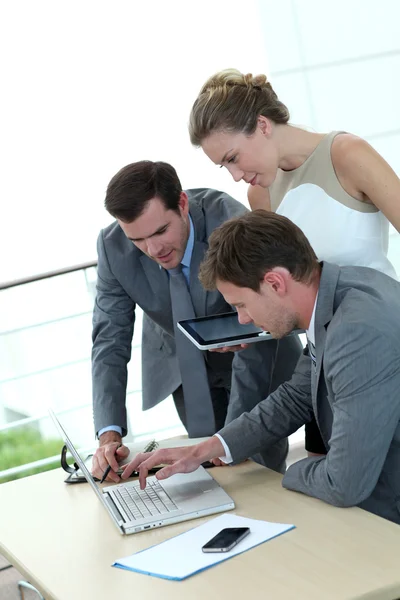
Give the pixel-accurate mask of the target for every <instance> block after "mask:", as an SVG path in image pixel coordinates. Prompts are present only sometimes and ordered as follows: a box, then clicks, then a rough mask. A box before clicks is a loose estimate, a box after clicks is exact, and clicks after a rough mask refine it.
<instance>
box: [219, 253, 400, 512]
mask: <svg viewBox="0 0 400 600" xmlns="http://www.w3.org/2000/svg"><path fill="white" fill-rule="evenodd" d="M399 315H400V283H398V282H397V281H394V280H393V279H392V278H390V277H388V276H386V275H384V274H382V273H379V272H378V271H375V270H374V269H368V268H364V267H342V268H340V267H338V266H336V265H333V264H329V263H323V269H322V276H321V282H320V287H319V293H318V301H317V306H316V313H315V348H316V366H315V367H314V366H313V364H312V361H311V359H310V356H309V355H308V351H307V349H306V350H305V352H304V355H303V356H302V358H301V359H300V361H299V363H298V365H297V368H296V371H295V373H294V375H293V377H292V379H291V380H290V381H289V382H287V383H285V384H283V385H281V386H280V387H279V388H278V389H277V390H276V391H275V392H274V393H273V394H271V395H270V396H269V397H268V398H266V399H265V400H264V401H263V402H261V403H260V404H259V405H258V407H256V408H255V409H254V410H253V411H252V412H250V413H246V414H243V415H242V416H241V417H239V418H238V419H237V420H236V421H234V422H233V423H231V424H230V425H228V426H226V427H225V428H224V429H223V430H222V431H220V432H219V433H220V434H221V435H222V437H223V439H224V440H225V441H226V443H227V444H228V447H229V449H230V451H231V454H232V457H233V459H234V461H235V462H236V461H240V460H242V459H244V458H245V457H247V456H251V455H252V454H254V453H255V452H257V451H259V450H260V448H263V447H264V448H265V447H267V446H268V445H269V444H271V443H275V442H276V440H278V439H280V438H281V437H284V436H288V435H290V434H291V433H293V432H295V431H296V430H297V429H298V428H299V427H300V426H301V425H303V424H304V423H306V422H308V421H310V420H311V417H312V415H313V413H314V414H315V417H316V420H317V423H318V427H319V429H320V432H321V435H322V438H323V440H324V443H325V445H326V450H327V455H326V457H325V456H324V457H312V458H306V459H304V460H301V461H299V462H297V463H295V464H293V465H292V466H290V467H289V469H288V470H287V472H286V475H285V476H284V478H283V485H284V487H287V488H289V489H291V490H297V491H299V492H303V493H305V494H308V495H309V496H314V497H315V498H320V499H321V500H325V501H326V502H329V503H330V504H333V505H335V506H342V507H346V506H355V505H357V506H360V507H361V508H364V509H366V510H369V511H371V512H373V513H376V514H377V515H380V516H382V517H385V518H387V519H390V520H391V521H394V522H396V523H400V343H399V340H400V318H399Z"/></svg>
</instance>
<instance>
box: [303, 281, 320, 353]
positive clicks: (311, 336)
mask: <svg viewBox="0 0 400 600" xmlns="http://www.w3.org/2000/svg"><path fill="white" fill-rule="evenodd" d="M317 300H318V292H317V295H316V296H315V302H314V308H313V311H312V315H311V320H310V324H309V326H308V329H307V330H306V335H307V339H308V340H310V342H311V343H312V344H314V346H315V309H316V308H317Z"/></svg>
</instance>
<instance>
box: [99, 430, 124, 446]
mask: <svg viewBox="0 0 400 600" xmlns="http://www.w3.org/2000/svg"><path fill="white" fill-rule="evenodd" d="M112 442H118V443H120V442H122V436H121V435H120V434H119V433H118V431H105V432H104V433H102V434H101V436H100V438H99V445H100V446H105V445H106V444H111V443H112Z"/></svg>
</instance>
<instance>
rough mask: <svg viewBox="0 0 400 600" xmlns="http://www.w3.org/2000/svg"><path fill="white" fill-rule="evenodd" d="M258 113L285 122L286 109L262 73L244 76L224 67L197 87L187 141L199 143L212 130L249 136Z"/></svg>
mask: <svg viewBox="0 0 400 600" xmlns="http://www.w3.org/2000/svg"><path fill="white" fill-rule="evenodd" d="M260 115H263V116H264V117H267V118H268V119H271V121H273V122H274V123H278V124H281V125H282V124H286V123H287V122H288V121H289V117H290V115H289V110H288V109H287V107H286V106H285V105H284V104H283V102H281V101H280V100H279V99H278V96H277V95H276V93H275V92H274V90H273V88H272V86H271V84H270V83H269V82H268V81H267V77H266V76H265V75H255V76H254V77H253V75H252V74H251V73H248V74H247V75H244V74H243V73H241V72H240V71H238V70H236V69H225V70H224V71H220V72H219V73H216V74H215V75H213V76H212V77H210V78H209V79H208V80H207V81H206V82H205V84H204V85H203V87H202V88H201V90H200V93H199V95H198V97H197V99H196V100H195V102H194V104H193V107H192V110H191V113H190V118H189V135H190V141H191V142H192V144H193V145H194V146H200V145H201V143H202V141H203V140H204V139H205V138H206V137H208V136H209V135H210V134H211V133H213V132H215V131H216V132H218V131H225V132H235V133H244V134H245V135H251V134H252V133H254V132H255V130H256V128H257V120H258V117H259V116H260Z"/></svg>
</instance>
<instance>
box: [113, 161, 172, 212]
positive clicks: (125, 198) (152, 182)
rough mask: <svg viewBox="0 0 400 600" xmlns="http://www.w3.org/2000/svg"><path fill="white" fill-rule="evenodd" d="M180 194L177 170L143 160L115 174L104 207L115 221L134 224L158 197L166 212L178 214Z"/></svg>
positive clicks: (165, 164) (159, 163) (160, 163)
mask: <svg viewBox="0 0 400 600" xmlns="http://www.w3.org/2000/svg"><path fill="white" fill-rule="evenodd" d="M181 192H182V186H181V182H180V181H179V177H178V175H177V172H176V171H175V169H174V167H172V166H171V165H169V164H168V163H165V162H152V161H151V160H141V161H139V162H135V163H132V164H130V165H127V166H126V167H123V168H122V169H121V170H120V171H118V173H117V174H116V175H114V177H113V178H112V179H111V181H110V183H109V184H108V187H107V192H106V198H105V201H104V206H105V208H106V210H107V211H108V212H109V213H110V215H112V216H113V217H114V218H115V219H119V220H120V221H123V222H124V223H132V221H134V220H135V219H137V218H138V217H140V215H141V214H142V212H143V211H144V209H145V208H146V206H147V204H148V202H149V201H150V200H151V199H152V198H155V197H157V198H159V199H160V200H161V201H162V202H163V204H164V206H165V208H166V209H167V210H168V209H169V210H174V211H176V212H178V211H179V200H180V197H181Z"/></svg>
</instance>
